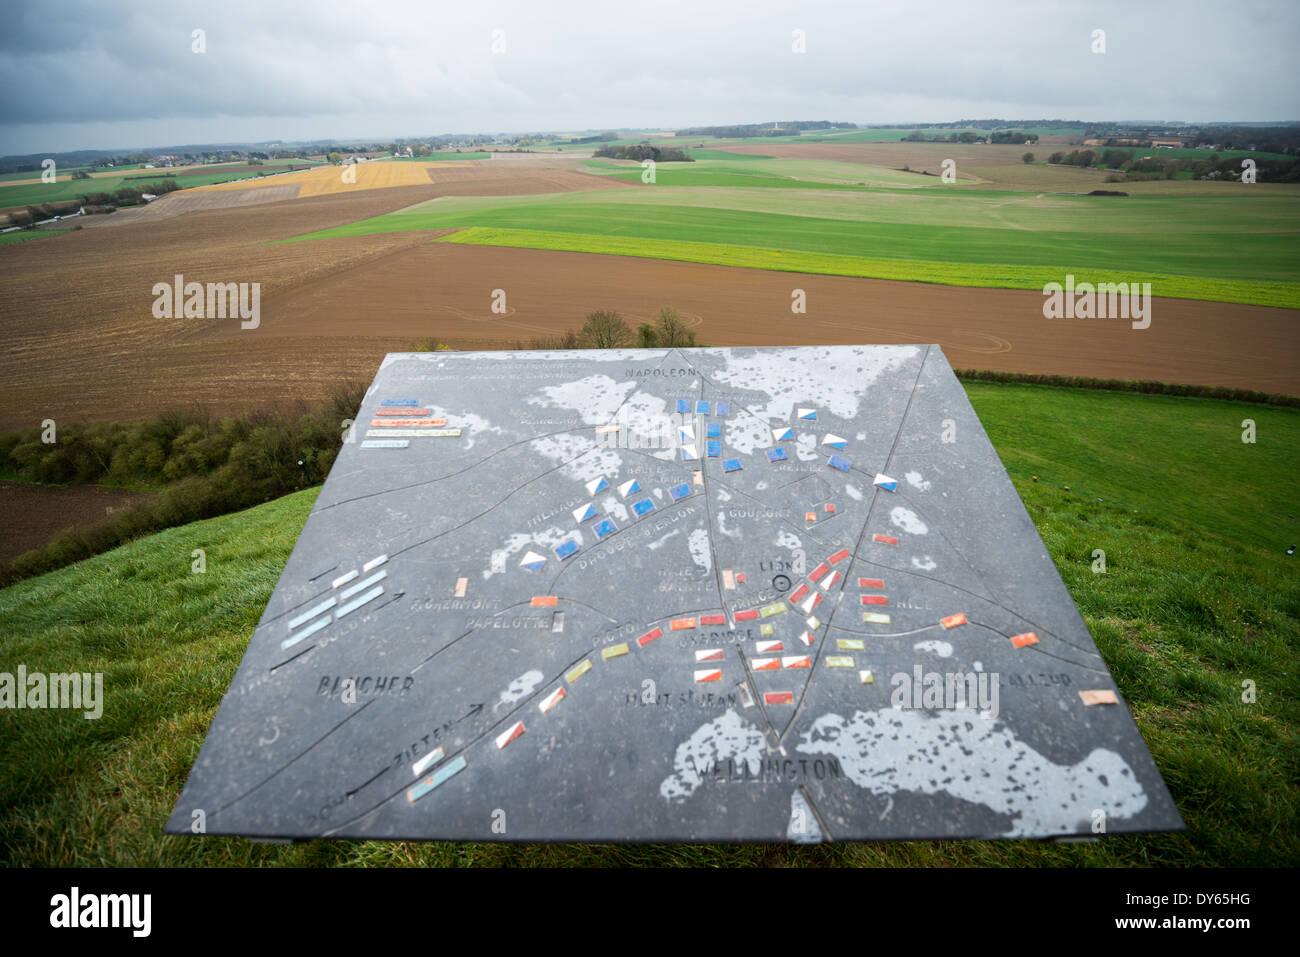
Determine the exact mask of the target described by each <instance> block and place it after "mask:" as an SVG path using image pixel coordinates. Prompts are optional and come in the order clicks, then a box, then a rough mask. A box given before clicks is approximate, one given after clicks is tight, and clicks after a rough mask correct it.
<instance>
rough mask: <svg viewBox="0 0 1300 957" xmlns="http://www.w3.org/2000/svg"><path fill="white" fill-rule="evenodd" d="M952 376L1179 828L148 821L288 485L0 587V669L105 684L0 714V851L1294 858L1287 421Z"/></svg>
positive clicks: (484, 859)
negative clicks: (1056, 838) (563, 831)
mask: <svg viewBox="0 0 1300 957" xmlns="http://www.w3.org/2000/svg"><path fill="white" fill-rule="evenodd" d="M968 392H969V394H970V396H971V400H972V403H973V404H974V406H975V408H976V410H977V411H978V412H979V413H980V417H981V419H982V421H983V422H984V425H985V427H986V429H987V430H988V432H989V434H990V436H991V438H992V439H993V442H994V445H995V446H996V447H997V449H998V451H999V454H1000V455H1001V456H1002V458H1003V461H1004V463H1005V464H1006V466H1007V468H1008V471H1009V472H1010V474H1011V476H1012V478H1013V480H1014V481H1015V483H1016V486H1017V488H1018V489H1019V491H1020V493H1021V496H1022V497H1023V499H1024V501H1025V504H1026V506H1027V508H1028V509H1029V512H1030V514H1031V515H1032V516H1033V518H1034V521H1035V523H1036V524H1037V525H1038V528H1039V530H1040V532H1041V534H1042V535H1043V538H1044V541H1045V542H1046V544H1047V547H1048V550H1049V551H1050V553H1051V554H1052V557H1053V559H1054V560H1055V561H1056V564H1057V567H1058V568H1059V569H1060V571H1061V574H1062V577H1063V578H1064V580H1065V582H1066V584H1067V586H1068V587H1069V589H1070V592H1071V594H1072V595H1073V596H1074V598H1075V601H1076V602H1077V604H1078V606H1079V609H1080V611H1081V612H1082V613H1083V616H1084V618H1085V620H1086V621H1087V622H1088V625H1089V627H1090V628H1091V630H1092V633H1093V635H1094V637H1095V638H1096V640H1097V644H1098V647H1099V648H1100V650H1101V652H1102V654H1103V655H1104V656H1105V658H1106V661H1107V663H1108V665H1109V666H1110V668H1111V670H1112V673H1113V674H1114V676H1115V679H1116V681H1117V683H1118V685H1119V687H1120V689H1121V691H1122V692H1123V694H1124V695H1125V697H1126V698H1127V700H1128V703H1129V705H1130V707H1131V709H1132V710H1133V713H1134V715H1135V717H1136V719H1137V721H1138V725H1139V728H1140V729H1141V730H1142V733H1143V736H1144V737H1145V738H1146V741H1147V743H1148V745H1149V747H1150V748H1151V752H1152V755H1153V756H1154V757H1155V760H1156V763H1157V764H1158V765H1159V767H1160V769H1161V771H1162V773H1163V774H1164V776H1165V779H1166V781H1167V782H1168V784H1169V787H1170V790H1171V792H1172V794H1173V796H1174V800H1175V803H1176V804H1177V805H1178V807H1179V809H1180V810H1181V811H1182V813H1183V815H1184V818H1185V820H1186V822H1187V827H1188V830H1187V832H1186V833H1185V834H1181V835H1163V836H1154V837H1122V838H1111V839H1107V840H1104V841H1103V842H1101V843H1098V844H1090V845H1089V844H1040V843H1037V842H992V843H986V842H965V843H952V842H949V843H898V844H888V845H885V844H853V845H842V846H838V845H837V846H831V847H815V848H808V847H786V846H768V845H753V846H720V847H646V846H630V847H573V846H564V845H560V846H550V847H548V846H536V845H487V844H423V845H418V844H386V843H365V844H362V843H343V842H340V843H326V842H310V843H306V844H301V845H295V846H291V847H270V846H265V845H250V844H248V843H247V842H244V841H241V840H235V839H212V840H206V839H205V840H189V839H176V838H170V837H165V836H163V835H162V833H161V829H162V826H163V823H164V821H165V820H166V818H167V816H168V814H169V813H170V810H171V807H172V804H173V802H174V801H175V798H176V796H177V794H178V793H179V790H180V787H181V785H182V784H183V782H184V779H185V776H186V774H187V773H188V771H189V768H190V766H191V764H192V762H193V760H194V758H195V756H196V754H197V753H198V748H199V745H200V744H201V742H202V739H203V736H204V734H205V733H206V730H207V726H208V723H209V722H210V721H211V718H212V715H213V714H214V713H215V709H216V707H217V704H218V703H219V702H220V699H221V695H222V694H223V693H224V691H225V689H226V688H227V686H228V684H229V682H230V680H231V678H232V677H233V675H234V672H235V668H236V667H237V665H238V663H239V660H240V658H241V657H242V655H243V652H244V649H245V647H246V644H247V641H248V636H249V635H250V634H251V633H252V630H253V628H254V627H255V625H256V623H257V620H258V618H259V617H260V614H261V611H262V608H263V607H264V605H265V603H266V601H267V599H268V598H269V596H270V594H271V591H272V589H273V588H274V585H275V582H276V580H277V578H278V576H279V574H280V571H281V569H282V568H283V566H284V562H285V561H286V560H287V558H288V555H289V552H290V550H291V548H292V546H293V543H294V540H295V538H296V536H297V534H298V532H299V530H300V529H301V527H302V524H303V522H304V521H305V520H306V517H307V514H308V513H309V511H310V509H311V506H312V503H313V502H314V501H315V496H316V491H315V490H308V491H305V492H300V493H297V494H295V495H291V496H288V497H286V498H283V499H279V500H277V501H274V502H271V503H269V504H267V505H264V506H261V507H258V508H255V509H251V510H249V511H247V512H242V513H238V514H235V515H228V516H225V517H222V518H218V519H213V520H210V521H206V522H199V523H196V524H194V525H189V526H185V527H182V528H176V529H171V530H169V531H167V532H164V533H161V534H159V535H155V536H152V537H150V538H147V539H144V540H141V541H139V542H136V543H134V544H133V545H131V546H128V547H126V548H122V549H118V550H117V551H115V552H112V553H109V554H107V555H102V556H99V557H97V558H94V559H91V560H89V561H86V562H83V563H81V564H80V565H77V566H73V567H71V568H68V569H64V570H62V571H59V572H55V573H53V574H50V575H46V576H44V577H42V578H38V579H33V580H30V581H26V582H22V583H19V584H18V585H15V586H13V587H11V588H8V589H5V590H4V591H0V622H2V623H3V625H0V629H2V630H0V670H12V669H13V668H16V666H17V664H18V663H23V664H26V665H27V667H28V668H29V669H30V670H34V671H46V672H52V671H65V670H74V669H75V670H81V671H103V672H104V673H105V687H106V696H107V707H106V709H105V713H104V717H103V718H102V719H101V720H99V721H85V720H83V719H82V718H80V717H79V716H77V715H74V714H71V713H68V712H63V711H38V712H33V711H24V712H11V711H4V712H0V754H3V755H4V756H5V760H4V761H3V763H0V861H3V862H7V863H17V864H43V865H44V864H114V865H122V864H141V865H153V864H166V865H181V866H184V865H195V864H206V865H224V864H249V863H266V864H387V863H394V864H466V863H490V864H503V863H520V864H562V865H580V864H588V863H599V864H645V863H650V864H687V865H691V864H695V865H698V864H704V865H724V864H735V863H754V864H938V865H976V864H1011V865H1033V864H1061V865H1143V864H1151V863H1163V864H1176V865H1229V864H1240V865H1255V864H1281V865H1295V864H1297V863H1300V812H1298V810H1297V808H1298V807H1300V802H1297V800H1296V782H1297V779H1298V777H1300V769H1298V767H1297V761H1298V759H1297V747H1296V741H1297V729H1300V703H1298V702H1300V672H1298V671H1297V669H1296V668H1295V658H1296V651H1297V648H1296V644H1297V639H1296V627H1295V625H1296V621H1297V619H1300V584H1298V583H1297V579H1296V575H1295V565H1294V563H1295V561H1296V559H1294V558H1288V557H1286V556H1284V555H1282V554H1281V550H1280V546H1281V545H1282V544H1283V543H1285V544H1290V539H1289V538H1287V536H1292V537H1296V529H1297V523H1296V519H1295V516H1294V515H1293V514H1290V513H1291V512H1294V511H1295V509H1294V507H1293V506H1292V505H1291V503H1290V499H1289V498H1288V494H1287V492H1288V490H1289V489H1290V487H1291V485H1292V483H1291V477H1292V476H1293V474H1294V471H1295V464H1296V462H1295V450H1296V448H1297V447H1300V413H1297V412H1294V411H1290V410H1282V409H1272V408H1267V407H1261V406H1251V405H1243V404H1234V403H1223V402H1216V401H1211V400H1191V399H1182V398H1167V397H1160V396H1140V395H1129V394H1124V395H1121V394H1112V393H1093V392H1085V391H1075V390H1066V389H1053V388H1046V387H1036V386H1019V385H1017V386H1011V385H999V384H990V383H971V384H970V385H969V386H968ZM1247 416H1249V417H1253V418H1255V420H1256V422H1257V426H1258V439H1259V441H1258V442H1257V443H1256V444H1255V445H1253V446H1250V445H1242V443H1241V442H1240V432H1239V423H1240V421H1241V419H1242V418H1243V417H1247ZM1234 443H1235V444H1234ZM1134 450H1138V451H1134ZM1034 474H1037V475H1038V476H1039V477H1040V481H1039V482H1038V483H1034V482H1033V481H1032V480H1031V476H1032V475H1034ZM1065 484H1068V485H1070V486H1071V488H1072V491H1071V492H1065V491H1063V490H1062V489H1061V487H1060V486H1062V485H1065ZM1220 489H1224V490H1231V491H1230V492H1229V493H1225V494H1222V495H1219V494H1218V490H1220ZM1098 496H1099V497H1101V498H1103V499H1105V501H1104V502H1098V501H1096V498H1097V497H1098ZM1288 509H1289V510H1290V512H1288ZM1260 542H1265V543H1266V547H1264V548H1261V547H1259V545H1258V544H1257V543H1260ZM198 547H202V548H204V549H206V551H207V572H206V574H203V575H193V574H190V562H191V558H190V552H191V550H192V549H194V548H198ZM1096 548H1102V549H1104V550H1105V551H1106V558H1107V565H1108V567H1107V571H1106V573H1105V574H1104V575H1099V574H1093V573H1092V571H1091V564H1092V552H1093V550H1094V549H1096ZM1244 679H1251V680H1253V681H1255V682H1256V686H1257V688H1258V702H1257V703H1255V704H1243V703H1242V702H1241V700H1240V688H1241V682H1242V681H1243V680H1244Z"/></svg>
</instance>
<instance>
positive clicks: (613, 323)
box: [578, 309, 632, 349]
mask: <svg viewBox="0 0 1300 957" xmlns="http://www.w3.org/2000/svg"><path fill="white" fill-rule="evenodd" d="M578 338H579V339H580V341H581V342H582V345H583V346H585V347H586V348H588V349H619V348H622V347H623V346H626V345H628V344H629V343H630V342H631V341H632V330H631V329H629V328H628V325H627V323H626V322H624V321H623V318H622V316H620V315H619V314H618V313H617V312H614V311H613V310H610V309H600V310H597V311H596V312H593V313H592V314H591V315H589V316H588V317H587V322H586V324H585V325H584V326H583V327H582V331H581V332H579V333H578Z"/></svg>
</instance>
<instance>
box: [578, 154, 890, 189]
mask: <svg viewBox="0 0 1300 957" xmlns="http://www.w3.org/2000/svg"><path fill="white" fill-rule="evenodd" d="M692 152H693V153H694V154H698V153H700V152H708V151H703V150H694V151H692ZM714 152H722V151H720V150H719V151H714ZM728 155H729V156H731V157H734V159H698V160H696V161H694V162H689V163H674V162H660V163H656V164H655V185H657V186H741V187H747V186H752V187H765V188H771V187H783V188H785V189H855V188H857V187H859V186H868V185H870V186H910V185H913V184H915V182H916V176H915V175H914V174H911V173H903V172H899V171H898V170H892V169H885V168H883V167H879V166H865V165H862V164H860V163H840V162H836V161H834V160H815V159H774V158H772V157H769V156H765V157H762V158H758V159H757V161H755V158H754V157H749V156H743V155H741V154H738V153H732V154H728ZM583 165H584V166H586V167H588V168H589V169H591V170H592V171H593V172H597V173H600V174H601V175H604V176H612V177H614V178H615V179H622V180H626V181H628V182H631V183H639V182H641V175H642V172H643V170H642V167H641V164H640V163H639V162H636V161H632V160H623V161H610V160H603V159H593V160H587V161H586V162H585V163H584V164H583Z"/></svg>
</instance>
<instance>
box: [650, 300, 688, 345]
mask: <svg viewBox="0 0 1300 957" xmlns="http://www.w3.org/2000/svg"><path fill="white" fill-rule="evenodd" d="M655 322H656V323H657V324H658V328H657V330H656V331H657V332H658V339H659V345H660V346H661V347H664V348H669V349H671V348H674V347H690V346H693V345H695V333H693V332H691V330H690V327H688V326H687V325H686V321H685V320H684V319H682V317H681V314H680V313H678V311H677V310H676V309H674V308H673V307H672V306H664V307H663V308H662V309H660V310H659V312H658V313H657V314H656V315H655Z"/></svg>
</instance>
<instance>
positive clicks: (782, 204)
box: [300, 160, 1300, 308]
mask: <svg viewBox="0 0 1300 957" xmlns="http://www.w3.org/2000/svg"><path fill="white" fill-rule="evenodd" d="M787 162H792V163H800V162H805V161H777V160H761V161H756V162H754V163H750V164H740V163H733V162H729V161H716V160H715V161H704V162H702V163H700V164H698V165H700V166H701V167H704V166H705V165H706V164H708V165H709V166H712V167H714V168H715V169H716V168H718V167H725V168H727V169H728V170H729V171H728V172H718V173H710V172H708V171H704V172H701V173H698V174H691V173H679V172H678V171H677V170H675V169H674V170H667V171H665V172H664V176H665V177H669V178H670V177H672V176H674V175H680V176H688V177H690V176H694V177H696V178H699V177H700V176H709V175H718V176H720V177H722V178H721V179H720V180H719V183H718V185H717V186H716V187H714V188H707V189H705V188H699V187H698V186H694V187H683V186H672V185H655V186H646V187H642V188H640V189H628V190H614V191H606V190H601V191H589V192H575V193H565V194H559V195H543V196H507V197H473V198H468V197H467V198H448V199H440V200H435V201H432V202H429V203H424V204H421V205H419V206H416V207H412V208H411V209H409V210H405V211H402V212H399V213H391V214H388V215H386V216H379V217H375V218H373V219H369V220H363V221H361V222H357V223H350V224H348V225H345V226H340V227H337V228H335V229H330V230H325V231H323V232H319V233H314V234H311V235H309V236H305V237H300V238H301V239H314V238H323V237H329V236H352V235H363V234H367V233H379V232H391V231H401V230H421V229H448V228H466V227H478V228H479V230H478V231H473V232H470V233H468V234H465V235H459V236H457V237H454V238H453V239H451V240H450V241H453V242H471V243H483V244H488V245H515V246H523V247H531V248H543V249H567V250H572V251H577V252H596V253H613V254H622V255H633V256H657V257H660V258H666V259H680V260H686V261H693V262H714V263H725V264H735V265H749V266H756V267H759V268H768V269H785V270H793V271H801V272H813V273H829V274H835V275H853V276H871V277H877V278H898V279H914V280H917V281H929V282H946V283H953V284H957V285H987V286H1003V287H1008V288H1021V289H1040V290H1041V289H1042V287H1043V284H1044V283H1045V282H1047V281H1050V280H1055V281H1062V280H1063V279H1064V276H1065V274H1066V273H1067V272H1072V273H1074V274H1075V275H1076V276H1078V277H1079V278H1080V279H1084V278H1087V279H1089V280H1091V281H1101V280H1108V281H1133V280H1139V279H1140V280H1142V281H1150V282H1151V283H1152V284H1153V289H1152V292H1153V294H1154V295H1157V296H1172V297H1180V298H1196V299H1211V300H1218V301H1224V302H1246V303H1256V304H1263V305H1279V306H1289V307H1292V308H1296V307H1298V306H1300V283H1297V282H1296V268H1295V264H1296V262H1297V261H1300V228H1297V226H1296V223H1297V222H1298V221H1300V194H1296V195H1276V194H1269V195H1267V196H1265V195H1256V194H1250V195H1233V196H1222V197H1201V196H1198V197H1191V196H1132V197H1126V198H1123V199H1119V200H1117V199H1116V198H1113V197H1089V196H1061V195H1052V196H1035V195H1032V194H1025V193H1017V192H1009V191H1004V190H971V189H962V190H944V189H942V188H930V189H924V188H923V189H910V190H903V189H853V190H835V191H833V192H832V191H825V190H816V189H804V188H794V189H776V188H764V189H744V188H734V186H732V185H731V184H732V183H733V182H734V181H735V180H744V179H745V176H744V175H741V174H739V173H736V172H734V170H742V169H748V170H752V171H753V172H754V173H755V174H756V175H757V176H760V177H768V178H771V174H772V173H773V172H775V171H776V169H778V168H782V169H789V167H784V166H780V167H779V166H778V165H777V164H784V163H787ZM691 165H692V166H694V165H697V164H691ZM820 165H825V166H827V167H843V166H847V165H849V164H839V163H827V164H819V166H820ZM862 169H863V170H866V169H867V168H866V167H862ZM859 175H862V174H859ZM773 185H776V184H773ZM629 206H632V207H635V209H629V208H628V207H629ZM1225 241H1231V242H1241V243H1248V244H1249V247H1250V249H1251V255H1250V256H1225V255H1224V248H1225V247H1224V243H1225ZM1012 264H1014V265H1012Z"/></svg>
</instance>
